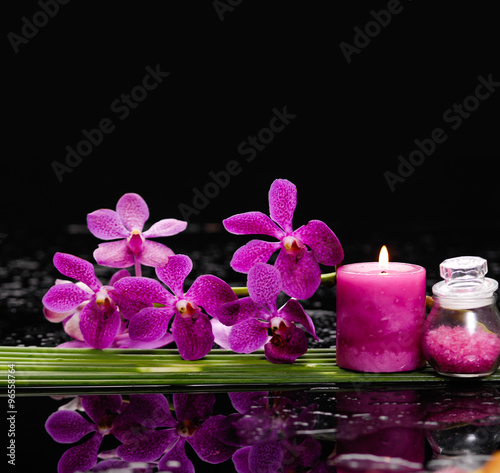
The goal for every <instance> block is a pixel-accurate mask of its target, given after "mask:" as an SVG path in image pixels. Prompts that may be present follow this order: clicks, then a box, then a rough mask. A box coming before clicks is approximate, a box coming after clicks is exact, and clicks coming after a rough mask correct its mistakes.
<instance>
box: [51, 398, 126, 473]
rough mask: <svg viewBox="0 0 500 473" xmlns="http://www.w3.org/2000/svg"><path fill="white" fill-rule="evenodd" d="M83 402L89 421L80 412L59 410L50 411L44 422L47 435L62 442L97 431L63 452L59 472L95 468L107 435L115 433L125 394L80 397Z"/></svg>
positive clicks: (71, 440)
mask: <svg viewBox="0 0 500 473" xmlns="http://www.w3.org/2000/svg"><path fill="white" fill-rule="evenodd" d="M81 404H82V407H83V409H84V410H85V412H86V414H87V415H88V416H89V417H90V420H87V419H86V418H85V417H83V416H82V415H81V414H79V413H78V412H75V411H72V410H60V411H56V412H54V413H53V414H51V415H50V417H49V418H48V419H47V421H46V423H45V429H46V430H47V432H48V434H49V435H50V436H51V437H52V438H53V439H54V440H55V441H56V442H59V443H75V442H78V441H79V440H80V439H81V438H83V437H84V436H85V435H87V434H89V433H91V432H94V434H93V435H92V436H91V437H90V438H89V439H88V440H87V441H85V442H84V443H80V444H78V445H76V446H74V447H71V448H70V449H69V450H66V452H64V454H63V455H62V457H61V459H60V460H59V464H58V466H57V471H58V473H74V472H77V471H89V470H90V469H91V468H92V467H94V465H95V464H96V463H97V455H98V452H99V447H100V446H101V443H102V440H103V438H104V436H105V435H109V434H111V433H112V432H113V429H114V426H115V421H116V418H117V417H118V416H119V413H120V410H121V408H122V397H121V396H120V395H102V396H81Z"/></svg>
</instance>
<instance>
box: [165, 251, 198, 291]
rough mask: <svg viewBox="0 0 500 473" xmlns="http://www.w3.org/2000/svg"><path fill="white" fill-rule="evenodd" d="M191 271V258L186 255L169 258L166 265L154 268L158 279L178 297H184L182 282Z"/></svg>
mask: <svg viewBox="0 0 500 473" xmlns="http://www.w3.org/2000/svg"><path fill="white" fill-rule="evenodd" d="M192 269H193V262H192V261H191V258H189V256H186V255H174V256H171V257H170V258H169V260H168V263H167V264H166V265H163V266H161V267H158V268H156V275H157V276H158V279H159V280H160V281H162V282H164V283H165V284H166V285H167V286H168V287H169V289H170V290H171V291H172V292H173V293H174V294H175V295H176V296H177V297H178V298H183V297H184V290H183V286H184V280H185V279H186V277H187V276H188V274H189V273H190V272H191V270H192Z"/></svg>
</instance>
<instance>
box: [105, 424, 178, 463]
mask: <svg viewBox="0 0 500 473" xmlns="http://www.w3.org/2000/svg"><path fill="white" fill-rule="evenodd" d="M139 435H140V434H138V438H137V440H136V441H134V440H135V439H133V438H130V439H128V441H127V442H126V443H124V444H122V445H120V446H119V447H118V448H117V449H116V453H117V455H119V456H120V458H122V459H123V460H125V461H127V462H150V461H154V460H158V459H159V458H160V456H161V455H162V454H163V453H164V452H165V450H167V449H168V447H169V446H170V445H172V444H174V442H175V441H176V439H177V438H178V435H177V434H176V432H175V430H174V429H168V430H152V431H151V432H149V435H148V437H147V441H145V439H144V434H142V438H141V437H139ZM115 471H116V470H115ZM125 471H131V470H129V469H128V468H127V469H126V470H125ZM136 471H137V470H136ZM170 471H171V470H170Z"/></svg>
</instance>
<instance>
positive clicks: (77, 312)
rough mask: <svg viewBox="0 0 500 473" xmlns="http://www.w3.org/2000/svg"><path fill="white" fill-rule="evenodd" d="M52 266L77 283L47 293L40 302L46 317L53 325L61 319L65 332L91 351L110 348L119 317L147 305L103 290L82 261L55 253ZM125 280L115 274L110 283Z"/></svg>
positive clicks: (55, 287)
mask: <svg viewBox="0 0 500 473" xmlns="http://www.w3.org/2000/svg"><path fill="white" fill-rule="evenodd" d="M54 266H55V267H56V268H57V269H58V270H59V271H60V272H61V273H62V274H64V275H65V276H66V277H69V278H73V279H76V280H77V281H78V282H77V283H70V282H66V283H62V284H56V285H55V286H52V287H51V288H50V289H49V290H48V291H47V293H46V294H45V296H44V297H43V299H42V303H43V305H44V311H45V314H46V317H47V318H48V319H49V320H51V321H53V322H54V321H61V320H63V319H64V320H65V321H66V324H65V330H66V332H67V333H69V334H70V335H71V336H73V337H74V338H76V339H77V340H80V341H82V342H85V343H86V344H87V345H89V346H91V347H93V348H100V349H102V348H107V347H109V346H110V345H111V344H112V343H113V340H114V339H115V336H116V335H117V334H118V333H119V331H120V327H121V325H122V317H121V316H122V315H123V317H125V318H128V317H130V316H131V315H132V314H135V313H136V312H137V311H139V310H140V309H142V308H143V307H145V306H146V305H148V304H138V303H136V302H130V301H127V300H125V299H124V298H123V297H122V298H118V297H117V296H116V295H115V294H114V291H113V286H111V285H109V286H103V285H102V283H101V282H100V281H99V280H98V279H97V277H96V275H95V272H94V267H93V265H92V264H91V263H89V262H88V261H86V260H84V259H82V258H78V257H77V256H73V255H69V254H67V253H56V254H55V255H54ZM127 274H128V273H127ZM124 276H126V273H123V272H119V273H118V274H115V277H114V278H113V279H112V280H111V283H113V284H115V283H116V282H117V281H119V280H120V278H123V277H124ZM118 304H119V305H118ZM151 305H152V304H151ZM119 309H120V310H119Z"/></svg>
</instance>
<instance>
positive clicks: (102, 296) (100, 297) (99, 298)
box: [95, 287, 114, 308]
mask: <svg viewBox="0 0 500 473" xmlns="http://www.w3.org/2000/svg"><path fill="white" fill-rule="evenodd" d="M95 302H96V304H97V305H98V306H102V307H104V308H107V307H112V306H114V301H113V299H111V297H110V296H109V294H108V291H107V290H106V288H105V287H101V288H100V289H99V292H97V293H96V295H95Z"/></svg>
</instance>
